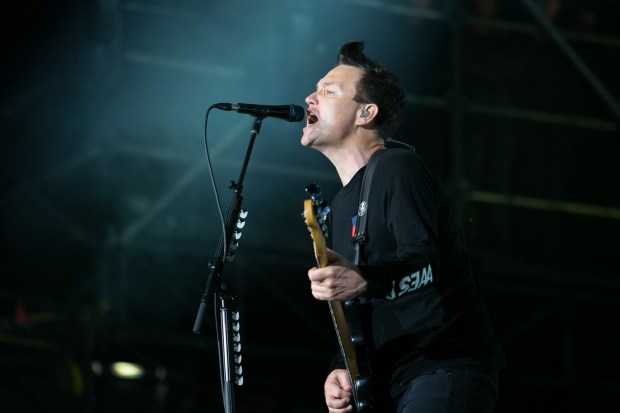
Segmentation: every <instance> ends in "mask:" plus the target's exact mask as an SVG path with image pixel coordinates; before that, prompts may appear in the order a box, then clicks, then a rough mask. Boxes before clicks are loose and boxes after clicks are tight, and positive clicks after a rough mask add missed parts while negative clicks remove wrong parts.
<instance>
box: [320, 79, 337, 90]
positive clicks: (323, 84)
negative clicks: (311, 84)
mask: <svg viewBox="0 0 620 413" xmlns="http://www.w3.org/2000/svg"><path fill="white" fill-rule="evenodd" d="M332 85H336V87H338V88H339V89H340V86H339V85H338V83H336V82H334V81H333V80H325V81H320V82H319V83H317V84H316V90H319V89H320V88H321V87H327V86H332Z"/></svg>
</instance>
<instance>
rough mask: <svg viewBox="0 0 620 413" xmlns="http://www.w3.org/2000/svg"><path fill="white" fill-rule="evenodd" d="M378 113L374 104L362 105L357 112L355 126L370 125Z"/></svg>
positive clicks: (377, 108)
mask: <svg viewBox="0 0 620 413" xmlns="http://www.w3.org/2000/svg"><path fill="white" fill-rule="evenodd" d="M378 113H379V107H378V106H377V105H375V104H374V103H364V104H362V105H361V107H360V109H359V110H358V111H357V119H356V120H355V124H356V125H360V126H363V125H370V124H371V123H372V122H373V120H374V119H375V118H376V117H377V114H378Z"/></svg>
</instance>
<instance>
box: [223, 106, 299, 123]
mask: <svg viewBox="0 0 620 413" xmlns="http://www.w3.org/2000/svg"><path fill="white" fill-rule="evenodd" d="M213 107H215V108H217V109H220V110H232V111H235V112H239V113H246V114H248V115H252V116H257V117H261V118H266V117H273V118H280V119H284V120H287V121H289V122H301V121H302V120H304V118H305V117H306V111H305V110H304V109H303V108H302V107H301V106H297V105H280V106H268V105H252V104H248V103H216V104H215V105H213Z"/></svg>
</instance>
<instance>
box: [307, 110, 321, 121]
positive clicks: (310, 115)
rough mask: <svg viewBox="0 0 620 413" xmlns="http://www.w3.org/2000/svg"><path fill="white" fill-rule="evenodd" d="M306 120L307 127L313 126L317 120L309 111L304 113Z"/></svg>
mask: <svg viewBox="0 0 620 413" xmlns="http://www.w3.org/2000/svg"><path fill="white" fill-rule="evenodd" d="M306 119H307V120H308V125H313V124H315V123H317V122H318V120H319V118H318V116H316V115H315V114H314V113H312V112H310V111H309V110H307V111H306Z"/></svg>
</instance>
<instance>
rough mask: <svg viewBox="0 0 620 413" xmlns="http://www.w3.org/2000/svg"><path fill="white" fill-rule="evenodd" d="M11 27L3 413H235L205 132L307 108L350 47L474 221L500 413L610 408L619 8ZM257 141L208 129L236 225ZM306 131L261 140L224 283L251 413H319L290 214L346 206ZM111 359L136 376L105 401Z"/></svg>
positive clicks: (320, 327)
mask: <svg viewBox="0 0 620 413" xmlns="http://www.w3.org/2000/svg"><path fill="white" fill-rule="evenodd" d="M531 4H534V5H535V7H536V10H539V12H540V13H541V14H542V15H543V16H544V17H545V20H546V21H548V22H551V23H552V27H555V28H556V29H557V32H559V34H560V36H561V38H562V39H563V41H564V42H565V44H566V45H568V48H569V49H570V51H572V52H574V53H575V55H574V56H572V59H571V57H570V56H569V55H568V54H567V52H566V49H564V50H562V49H561V48H560V47H559V46H558V43H557V42H555V41H554V40H553V39H552V37H551V36H550V32H549V31H548V30H546V29H545V28H544V26H543V25H541V24H539V21H538V20H537V19H536V17H535V15H534V13H532V11H531V9H530V8H529V5H531ZM0 7H1V13H0V16H1V17H0V19H1V28H2V36H1V42H2V43H1V53H2V55H1V56H2V58H1V61H2V64H1V79H2V93H1V95H0V96H1V104H0V133H1V139H2V148H1V149H0V171H1V175H0V177H1V180H0V190H1V193H0V217H1V218H0V225H1V227H0V228H1V234H2V242H3V246H2V250H1V251H2V256H1V259H0V272H1V278H0V280H1V281H0V282H1V284H0V310H1V313H0V380H1V383H0V410H1V411H2V412H31V411H32V412H34V411H36V412H73V411H75V412H114V413H121V412H139V411H149V412H154V411H155V412H157V411H159V412H164V411H165V412H204V411H209V412H211V411H213V412H216V411H223V406H222V394H221V389H220V383H219V366H218V358H217V350H216V348H217V340H216V334H215V327H214V316H213V313H212V311H210V312H209V313H208V314H207V317H206V320H205V323H204V328H203V333H202V334H201V335H199V336H198V335H195V334H194V333H193V332H192V327H193V324H194V320H195V317H196V313H197V309H198V304H199V302H200V298H201V295H202V293H203V291H204V285H205V281H206V278H207V274H208V272H209V270H208V263H209V260H210V259H211V258H212V257H213V255H214V253H215V249H216V246H217V242H218V239H219V236H220V228H221V227H220V222H219V218H218V212H217V208H216V204H215V198H214V194H213V189H212V187H211V182H210V178H209V171H208V167H207V161H206V157H205V150H204V142H203V131H204V118H205V113H206V110H207V109H208V108H209V107H210V106H211V105H212V104H214V103H217V102H246V103H260V104H273V105H278V104H288V103H294V104H298V105H302V106H305V103H304V100H303V99H304V97H305V96H307V95H308V94H309V93H310V92H311V91H313V90H314V87H315V83H316V81H317V80H318V79H319V78H321V77H322V76H323V75H324V74H325V73H326V72H327V71H328V70H329V69H330V68H331V67H332V66H333V64H334V62H335V57H336V54H337V51H338V49H339V47H340V46H341V45H342V44H343V43H345V42H347V41H351V40H365V41H366V42H367V48H366V50H367V52H368V54H369V55H370V56H372V57H374V58H376V59H377V60H379V61H380V62H381V63H383V64H384V65H385V66H387V67H389V68H391V69H392V70H393V71H394V72H396V73H397V75H398V76H399V77H400V78H401V80H402V83H403V86H404V88H405V90H406V91H407V96H408V104H407V107H406V118H405V120H404V122H403V125H402V127H401V129H400V131H399V133H398V135H397V136H395V138H397V139H400V140H403V141H406V142H408V143H409V144H411V145H414V146H415V147H416V149H417V151H418V152H419V153H420V154H422V155H423V156H424V157H425V158H426V159H427V160H428V162H429V163H430V164H431V166H432V167H433V168H434V169H435V170H436V171H437V172H438V173H439V175H440V176H441V177H442V179H443V180H444V181H445V182H446V184H447V186H448V188H449V189H450V191H451V193H452V195H453V198H454V200H455V203H456V205H457V207H458V211H459V219H460V220H461V221H462V222H463V223H464V224H465V222H467V221H471V222H470V223H469V224H467V225H465V226H464V227H463V231H464V233H465V235H466V238H467V241H468V245H469V247H470V250H471V253H472V255H473V257H474V259H475V262H476V264H477V266H478V268H479V269H480V277H481V282H482V285H483V288H484V292H485V296H486V299H487V303H488V307H489V309H490V312H491V315H492V318H493V322H494V325H495V328H496V331H497V335H498V337H499V338H500V340H501V342H502V343H503V346H504V349H505V352H506V356H507V360H508V367H507V369H506V372H505V378H504V382H503V387H502V400H501V402H500V404H499V406H498V409H497V410H498V412H520V411H545V412H547V411H558V412H559V411H567V412H568V411H579V412H581V411H589V412H595V411H607V408H606V407H607V406H608V405H617V400H616V398H617V394H616V393H617V391H618V389H620V380H619V379H618V375H617V371H618V368H619V367H620V366H619V363H618V359H619V357H618V356H619V352H620V346H619V341H618V338H617V337H618V335H617V333H616V332H615V331H614V330H615V329H616V327H614V326H615V325H617V315H618V313H619V312H618V310H619V307H620V304H619V302H618V293H619V292H620V281H619V280H618V276H619V275H620V272H619V271H618V264H617V258H618V241H617V234H618V233H619V230H620V191H619V190H618V181H619V178H620V168H618V164H617V162H618V159H619V156H620V142H619V138H620V136H619V133H618V131H619V127H618V122H619V120H620V115H619V113H620V111H619V110H618V106H617V103H616V102H615V100H616V99H620V80H619V76H618V73H620V33H619V32H620V2H619V1H612V0H608V1H604V0H601V1H570V0H555V1H554V0H545V1H529V0H528V1H525V0H522V1H506V0H504V1H499V0H498V1H492V0H472V1H448V0H444V1H440V0H411V1H407V0H401V1H397V0H392V1H389V0H383V1H374V2H370V1H363V0H333V1H327V0H311V1H308V0H307V1H292V0H291V1H285V0H280V1H278V0H262V1H249V0H247V1H242V0H228V1H223V0H222V1H219V0H211V1H198V0H175V1H172V0H170V1H164V0H138V1H121V0H99V1H94V0H92V1H86V0H73V1H56V2H47V1H40V0H39V1H36V0H31V1H5V2H3V3H2V6H0ZM575 56H576V57H575ZM580 63H581V64H582V65H581V66H580V65H579V64H580ZM584 74H585V75H584ZM604 96H606V97H604ZM252 121H253V118H252V117H251V116H249V115H242V114H238V113H234V112H222V111H212V112H211V114H210V117H209V128H208V143H209V151H210V154H211V158H212V161H213V170H214V173H215V178H216V182H217V184H218V189H219V192H220V198H221V204H222V207H223V209H224V210H227V208H228V205H229V203H230V200H231V198H232V192H231V191H230V190H229V189H227V183H228V182H229V181H230V180H237V179H238V178H239V173H240V171H241V164H242V161H243V158H244V156H245V154H246V150H247V146H248V143H249V136H250V128H251V126H252ZM302 125H303V124H302V123H288V122H284V121H282V120H279V119H275V118H267V119H266V120H265V121H264V122H263V127H262V129H261V132H260V134H259V136H258V137H257V139H256V143H255V146H254V149H253V151H252V157H251V159H250V163H249V167H248V170H247V174H246V176H245V181H244V190H243V196H244V202H243V206H244V207H245V208H246V209H248V211H249V215H248V219H247V225H246V226H245V229H244V232H243V236H242V238H241V240H240V246H239V249H238V250H237V258H236V260H235V261H234V262H232V263H227V264H226V266H225V267H224V272H223V278H224V279H225V281H227V283H228V284H229V286H230V289H229V291H231V292H232V293H233V294H234V295H235V296H237V297H238V298H237V304H238V307H239V310H240V313H241V325H242V331H241V336H242V345H243V351H242V352H243V356H244V363H243V366H244V378H245V384H244V385H243V386H242V387H240V388H236V391H235V394H236V400H237V403H236V404H237V410H238V411H239V412H292V413H314V412H323V411H325V408H324V407H323V398H322V384H323V379H324V376H325V374H326V372H327V364H328V360H329V358H330V356H331V355H332V354H333V353H334V352H335V351H336V341H335V336H334V333H333V328H332V326H331V324H330V319H329V314H328V309H327V305H326V304H325V303H320V302H316V301H313V299H312V298H311V296H310V291H309V285H308V281H307V278H306V270H307V268H309V267H310V266H312V265H313V257H312V251H311V248H312V247H311V243H310V239H309V237H308V233H307V231H306V229H305V226H304V223H303V221H302V219H301V217H300V214H301V211H302V209H303V200H304V199H305V198H306V193H305V191H304V188H305V186H306V185H307V184H308V183H309V182H311V181H315V182H317V183H319V184H320V185H321V187H322V189H323V193H324V195H325V197H326V198H327V199H330V198H331V196H333V194H334V193H335V191H336V190H337V189H338V187H339V181H338V179H337V176H336V174H335V171H334V170H333V168H332V166H331V165H330V164H329V163H328V162H327V161H326V160H325V159H324V158H323V157H322V156H321V155H320V154H319V153H317V152H314V151H312V150H310V149H306V148H303V147H302V146H301V145H300V144H299V138H300V136H301V128H302ZM118 360H122V361H132V362H136V363H139V364H141V365H143V366H144V367H145V368H146V375H145V376H144V378H143V379H141V380H135V381H130V380H121V379H117V378H114V377H113V376H112V375H110V374H109V372H108V365H109V363H111V362H113V361H118ZM93 366H94V367H95V368H93ZM97 366H100V367H101V368H100V369H97V368H96V367H97ZM96 373H97V374H96Z"/></svg>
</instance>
